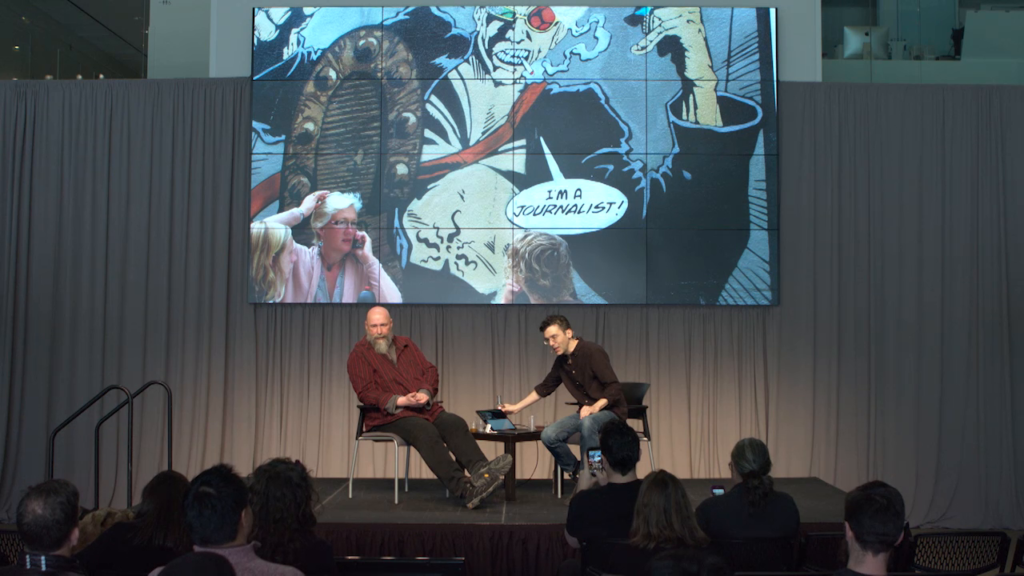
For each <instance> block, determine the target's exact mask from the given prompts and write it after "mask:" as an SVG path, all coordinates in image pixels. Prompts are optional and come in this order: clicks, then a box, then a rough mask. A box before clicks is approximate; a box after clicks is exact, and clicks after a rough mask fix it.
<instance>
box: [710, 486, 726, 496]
mask: <svg viewBox="0 0 1024 576" xmlns="http://www.w3.org/2000/svg"><path fill="white" fill-rule="evenodd" d="M722 494H725V486H722V485H721V484H715V485H714V486H712V487H711V495H712V496H721V495H722Z"/></svg>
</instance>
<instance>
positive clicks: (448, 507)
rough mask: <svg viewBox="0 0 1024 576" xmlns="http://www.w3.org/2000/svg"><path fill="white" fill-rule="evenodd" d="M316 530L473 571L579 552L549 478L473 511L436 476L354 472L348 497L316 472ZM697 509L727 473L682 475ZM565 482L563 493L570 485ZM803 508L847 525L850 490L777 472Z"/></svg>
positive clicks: (343, 549) (348, 547)
mask: <svg viewBox="0 0 1024 576" xmlns="http://www.w3.org/2000/svg"><path fill="white" fill-rule="evenodd" d="M315 482H316V488H317V491H318V493H319V495H320V503H319V505H318V506H317V508H316V514H317V518H318V521H319V524H318V526H317V532H318V533H319V534H320V535H321V536H322V537H324V538H325V539H326V540H327V541H328V542H330V543H331V544H332V546H333V547H334V552H335V554H336V555H337V556H400V557H409V556H433V557H451V556H461V557H464V558H466V569H467V572H466V573H467V574H469V575H495V576H500V575H506V574H507V575H519V574H528V575H545V574H554V573H555V571H556V569H557V568H558V565H559V564H560V563H561V562H562V561H563V560H565V559H566V558H571V557H573V556H574V554H575V551H574V550H573V549H571V548H569V547H568V545H567V544H566V543H565V539H564V537H563V533H562V531H563V529H564V526H565V517H566V513H567V511H568V508H567V507H566V506H565V505H564V502H563V500H559V499H558V498H557V497H555V495H554V494H553V493H552V490H551V487H552V482H551V480H537V479H533V480H526V481H521V482H520V483H519V485H518V488H517V490H516V500H515V501H512V502H505V498H504V492H503V491H502V490H501V489H500V488H499V489H498V490H496V491H495V492H494V494H492V495H491V496H490V497H489V498H488V499H487V500H485V501H484V502H483V503H482V504H481V505H480V506H479V507H478V508H476V509H475V510H468V509H467V508H466V507H465V506H464V505H463V503H462V500H460V499H458V498H455V497H451V498H445V490H444V487H443V486H442V485H441V483H440V482H438V481H437V480H433V479H431V480H426V479H413V480H410V481H409V491H408V492H405V491H404V490H403V489H404V484H403V483H401V482H400V484H399V496H398V499H399V503H398V504H397V505H396V504H395V503H394V480H393V479H381V478H374V479H370V478H357V479H356V481H355V485H354V489H353V495H352V496H353V497H352V498H351V499H349V497H348V479H347V478H317V479H315ZM683 483H684V484H685V486H686V491H687V493H688V494H689V496H690V500H691V502H692V503H693V505H694V508H696V506H697V505H698V504H699V503H700V502H702V501H703V500H704V499H705V498H707V497H709V496H710V491H711V486H712V485H714V484H726V485H728V482H727V481H725V480H714V479H691V480H683ZM572 486H573V485H572V483H571V482H569V481H566V482H565V485H564V488H563V489H564V491H565V496H564V498H568V495H569V494H571V491H572ZM775 488H776V490H779V491H782V492H786V493H788V494H790V495H791V496H792V497H793V499H794V500H795V501H796V504H797V508H799V510H800V520H801V529H802V531H803V532H805V533H806V532H830V531H839V530H842V522H843V499H844V497H845V492H843V491H842V490H840V489H838V488H836V487H834V486H832V485H830V484H828V483H826V482H823V481H822V480H819V479H817V478H776V479H775Z"/></svg>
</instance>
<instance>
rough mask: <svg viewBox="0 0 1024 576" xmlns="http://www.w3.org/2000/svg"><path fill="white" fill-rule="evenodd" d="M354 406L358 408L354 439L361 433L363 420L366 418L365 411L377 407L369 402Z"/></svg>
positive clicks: (370, 410) (371, 410)
mask: <svg viewBox="0 0 1024 576" xmlns="http://www.w3.org/2000/svg"><path fill="white" fill-rule="evenodd" d="M356 408H358V409H359V418H358V419H357V420H356V435H355V439H356V440H358V439H359V437H360V436H362V435H363V420H364V419H365V418H366V413H367V412H373V411H374V410H377V409H378V408H377V407H376V406H372V405H370V404H357V405H356Z"/></svg>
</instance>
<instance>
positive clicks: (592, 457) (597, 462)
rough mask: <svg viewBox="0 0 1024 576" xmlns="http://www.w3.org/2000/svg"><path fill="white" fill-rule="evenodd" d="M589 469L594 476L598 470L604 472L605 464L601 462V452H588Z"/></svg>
mask: <svg viewBox="0 0 1024 576" xmlns="http://www.w3.org/2000/svg"><path fill="white" fill-rule="evenodd" d="M587 467H588V468H590V473H591V474H593V473H594V472H596V471H598V470H604V463H602V462H601V450H597V449H595V450H587Z"/></svg>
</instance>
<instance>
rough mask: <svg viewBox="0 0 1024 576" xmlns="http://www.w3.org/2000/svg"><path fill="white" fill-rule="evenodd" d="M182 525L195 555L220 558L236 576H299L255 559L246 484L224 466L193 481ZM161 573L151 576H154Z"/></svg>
mask: <svg viewBox="0 0 1024 576" xmlns="http://www.w3.org/2000/svg"><path fill="white" fill-rule="evenodd" d="M185 525H186V526H188V532H189V535H191V537H192V542H193V543H194V545H195V546H194V549H195V551H196V552H213V553H215V554H220V555H221V556H223V557H225V558H227V559H228V561H229V562H231V566H232V567H233V568H234V569H235V574H237V575H238V576H301V575H302V572H300V571H299V570H297V569H295V568H292V567H291V566H283V565H281V564H275V563H273V562H267V561H266V560H263V559H262V558H260V557H259V556H257V555H256V547H257V546H258V544H257V543H255V542H251V543H250V542H249V534H251V533H252V509H251V508H250V507H249V490H248V489H247V488H246V487H245V482H244V481H243V480H242V479H241V478H240V477H239V476H238V474H236V473H235V471H234V469H232V468H231V466H229V465H227V464H217V465H216V466H214V467H212V468H209V469H207V470H204V471H203V472H200V473H199V475H198V476H196V477H195V478H193V479H192V483H191V485H190V486H189V490H188V496H186V498H185ZM161 570H162V569H161V568H157V569H156V570H154V571H153V572H150V576H155V575H156V574H158V573H160V571H161Z"/></svg>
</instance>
